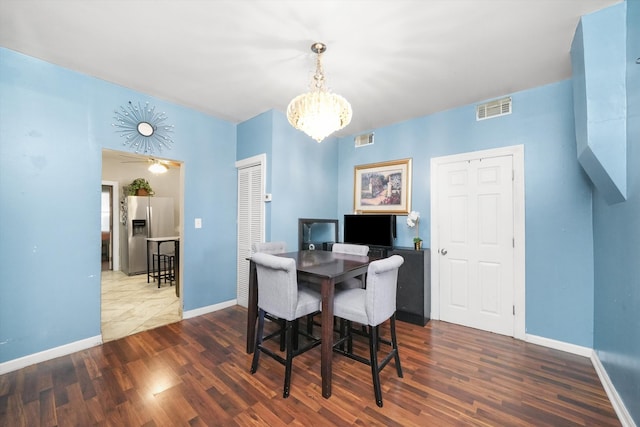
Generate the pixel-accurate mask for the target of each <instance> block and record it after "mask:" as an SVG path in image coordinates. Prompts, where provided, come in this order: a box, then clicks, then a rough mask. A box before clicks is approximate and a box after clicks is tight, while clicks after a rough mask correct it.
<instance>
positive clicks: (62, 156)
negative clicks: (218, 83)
mask: <svg viewBox="0 0 640 427" xmlns="http://www.w3.org/2000/svg"><path fill="white" fill-rule="evenodd" d="M130 100H131V101H134V102H136V101H138V100H139V101H141V102H143V103H144V102H146V101H150V103H151V104H153V105H156V106H157V108H158V109H160V110H162V111H165V112H166V114H167V116H168V117H169V120H168V122H169V123H171V124H174V125H175V134H174V140H175V141H176V143H175V146H174V148H173V149H172V150H171V151H170V152H167V153H163V154H167V157H171V158H174V159H176V160H180V161H184V162H185V166H184V168H185V170H184V173H185V183H184V184H185V188H184V221H185V232H184V236H183V247H184V258H183V266H184V277H183V278H184V281H183V295H184V309H185V310H191V309H194V308H198V307H203V306H207V305H212V304H216V303H219V302H222V301H228V300H230V299H233V298H235V294H236V272H235V247H236V240H235V235H236V234H235V228H233V227H229V226H228V224H233V223H235V209H228V208H226V207H228V206H235V205H236V186H235V176H236V175H235V168H234V161H235V155H236V147H235V144H236V127H235V125H233V124H230V123H227V122H224V121H222V120H219V119H215V118H212V117H208V116H206V115H204V114H201V113H198V112H195V111H192V110H189V109H186V108H183V107H179V106H177V105H174V104H170V103H167V102H163V101H161V100H158V99H153V98H150V97H148V96H146V95H144V94H140V93H136V92H134V91H131V90H128V89H124V88H122V87H119V86H116V85H113V84H109V83H106V82H104V81H100V80H97V79H94V78H91V77H87V76H85V75H82V74H79V73H75V72H72V71H69V70H66V69H63V68H60V67H57V66H54V65H51V64H48V63H45V62H43V61H40V60H37V59H34V58H30V57H27V56H24V55H21V54H18V53H16V52H13V51H10V50H7V49H3V48H0V200H1V202H0V236H2V237H1V238H0V254H1V256H0V271H2V272H3V280H1V281H0V362H4V361H8V360H13V359H16V358H19V357H22V356H25V355H29V354H33V353H37V352H40V351H43V350H47V349H50V348H54V347H57V346H61V345H64V344H69V343H72V342H75V341H79V340H82V339H86V338H90V337H95V336H98V335H99V334H100V269H101V266H100V243H99V237H98V236H99V231H100V191H101V190H100V188H101V169H102V166H101V162H102V156H101V153H102V149H103V148H109V149H115V150H122V151H132V150H131V149H128V148H126V147H123V146H122V145H121V139H120V138H119V137H118V136H117V134H116V133H115V132H114V129H113V127H112V125H111V124H112V123H113V121H114V120H113V111H114V109H117V108H118V107H119V106H120V105H124V104H126V103H127V102H128V101H130ZM196 217H199V218H202V219H203V228H202V229H200V230H195V229H194V228H193V226H192V224H193V221H194V218H196ZM91 248H94V249H93V250H92V249H91ZM222 248H224V250H222ZM229 266H231V267H229Z"/></svg>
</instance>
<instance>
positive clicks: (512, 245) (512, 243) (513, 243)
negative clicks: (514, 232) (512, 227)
mask: <svg viewBox="0 0 640 427" xmlns="http://www.w3.org/2000/svg"><path fill="white" fill-rule="evenodd" d="M511 247H512V248H515V247H516V238H515V237H512V238H511Z"/></svg>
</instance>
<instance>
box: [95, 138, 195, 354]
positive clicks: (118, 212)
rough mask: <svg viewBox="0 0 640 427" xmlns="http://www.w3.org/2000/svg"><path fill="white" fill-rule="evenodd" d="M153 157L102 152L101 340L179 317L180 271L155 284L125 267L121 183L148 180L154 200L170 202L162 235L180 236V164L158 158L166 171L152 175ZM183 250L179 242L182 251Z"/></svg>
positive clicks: (124, 205) (126, 222)
mask: <svg viewBox="0 0 640 427" xmlns="http://www.w3.org/2000/svg"><path fill="white" fill-rule="evenodd" d="M153 161H157V159H153ZM153 161H152V160H151V159H150V158H149V157H148V156H142V155H137V154H134V153H128V152H120V151H113V150H103V151H102V184H103V193H102V203H101V213H100V214H101V239H103V240H101V247H102V248H103V250H102V251H101V264H102V265H103V270H102V274H101V307H100V311H101V313H100V314H101V331H102V340H103V342H107V341H111V340H114V339H118V338H123V337H125V336H128V335H132V334H134V333H137V332H141V331H143V330H147V329H152V328H155V327H158V326H162V325H166V324H169V323H174V322H177V321H179V320H181V319H182V296H181V295H182V293H179V292H177V289H176V288H177V283H182V280H181V279H182V269H178V271H176V275H177V279H178V280H177V283H167V282H166V281H165V280H163V281H162V283H158V282H157V281H154V280H153V278H151V279H149V278H148V277H147V274H146V268H145V271H144V272H142V273H141V274H134V273H139V272H138V271H135V272H134V271H133V270H131V271H129V270H128V269H127V268H126V267H127V263H126V259H125V256H127V255H128V250H129V247H127V248H125V247H124V246H125V245H127V244H128V243H127V236H128V232H127V230H128V229H127V227H128V226H130V224H129V222H131V221H129V218H128V216H127V202H128V195H127V194H125V193H124V187H126V186H128V185H129V184H130V183H131V182H132V181H133V180H135V179H137V178H144V179H146V180H147V181H148V182H149V184H150V185H151V187H152V188H153V191H154V193H155V195H154V196H153V197H154V198H155V197H157V198H158V199H155V200H154V201H159V199H161V198H162V199H171V200H172V201H173V203H172V207H171V208H170V211H171V212H170V215H169V214H168V216H170V217H172V218H173V220H172V221H171V222H172V224H169V225H168V227H167V228H168V229H167V231H166V233H169V234H170V235H171V236H182V235H183V223H184V221H183V215H184V208H183V205H184V197H183V193H184V191H183V188H184V165H183V164H182V163H181V162H178V161H174V160H166V161H165V160H162V161H163V162H166V164H167V165H169V166H168V170H167V171H166V173H163V174H154V173H152V172H150V171H149V166H150V164H151V163H153ZM138 197H140V196H138ZM140 199H143V197H140ZM144 199H147V198H146V197H144ZM154 212H155V211H154ZM156 214H157V212H155V213H154V215H155V216H154V218H157V215H156ZM150 225H151V224H150ZM129 228H130V227H129ZM105 230H110V232H109V233H108V235H105V234H103V233H106V231H105ZM156 237H160V236H156ZM143 240H144V243H145V244H144V247H143V248H142V249H141V250H144V251H145V253H144V254H143V256H145V257H146V239H143ZM182 248H183V247H182V246H179V250H180V252H182V250H183V249H182ZM103 253H107V254H110V255H103ZM177 255H178V256H181V255H182V254H181V253H179V254H177ZM107 256H109V257H110V258H109V259H110V262H109V263H107V262H104V263H103V259H106V258H107ZM182 265H183V264H182ZM126 272H128V273H129V274H127V273H126Z"/></svg>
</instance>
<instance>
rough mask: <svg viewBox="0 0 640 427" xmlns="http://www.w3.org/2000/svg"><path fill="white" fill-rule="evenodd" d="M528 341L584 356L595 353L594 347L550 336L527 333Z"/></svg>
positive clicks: (526, 339)
mask: <svg viewBox="0 0 640 427" xmlns="http://www.w3.org/2000/svg"><path fill="white" fill-rule="evenodd" d="M524 340H525V341H526V342H530V343H531V344H538V345H541V346H543V347H549V348H553V349H555V350H560V351H564V352H566V353H571V354H576V355H578V356H582V357H587V358H589V357H591V354H592V353H593V349H591V348H589V347H583V346H580V345H575V344H569V343H566V342H563V341H556V340H552V339H549V338H544V337H539V336H536V335H529V334H526V335H525V337H524Z"/></svg>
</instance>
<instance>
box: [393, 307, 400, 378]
mask: <svg viewBox="0 0 640 427" xmlns="http://www.w3.org/2000/svg"><path fill="white" fill-rule="evenodd" d="M391 346H392V347H393V352H394V355H393V357H394V359H395V361H396V371H398V376H399V377H400V378H402V367H401V366H400V353H399V352H398V340H397V339H396V315H395V313H394V315H393V316H391Z"/></svg>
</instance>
